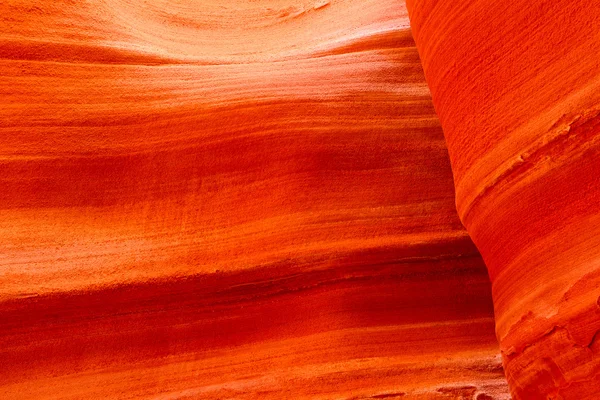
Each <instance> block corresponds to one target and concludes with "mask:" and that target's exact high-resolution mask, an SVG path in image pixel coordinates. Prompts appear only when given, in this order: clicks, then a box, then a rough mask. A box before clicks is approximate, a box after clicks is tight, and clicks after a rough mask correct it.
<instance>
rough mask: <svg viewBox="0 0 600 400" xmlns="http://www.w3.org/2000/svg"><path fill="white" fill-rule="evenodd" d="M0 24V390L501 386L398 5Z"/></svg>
mask: <svg viewBox="0 0 600 400" xmlns="http://www.w3.org/2000/svg"><path fill="white" fill-rule="evenodd" d="M0 20H1V21H2V22H1V23H0V41H1V43H2V44H1V45H0V73H1V74H2V79H1V80H0V82H1V89H0V91H1V96H0V101H1V107H0V129H1V130H2V140H1V141H0V168H1V171H2V174H0V182H1V183H0V188H1V190H0V220H1V221H2V223H1V224H0V238H1V243H2V250H1V251H0V346H1V350H0V365H1V366H2V368H1V369H0V397H1V398H3V399H117V398H127V399H146V398H150V399H175V398H177V399H191V398H200V399H226V398H235V399H281V398H290V399H303V398H307V399H308V398H311V399H315V398H326V399H331V398H353V399H358V398H375V399H382V398H400V397H401V398H403V399H404V398H406V399H477V400H485V399H498V400H501V399H507V398H508V397H509V395H508V389H507V385H506V381H505V378H504V374H503V371H502V366H501V363H500V357H499V350H498V346H497V341H496V339H495V335H494V330H493V327H494V321H493V308H492V302H491V293H490V286H489V280H488V276H487V272H486V269H485V266H484V264H483V261H482V259H481V257H480V256H479V254H478V253H477V251H476V249H475V247H474V245H473V244H472V242H471V241H470V239H469V237H468V235H467V233H466V231H465V230H464V228H463V227H462V225H461V223H460V221H459V219H458V216H457V215H456V211H455V206H454V189H453V183H452V172H451V169H450V164H449V162H448V158H447V149H446V145H445V142H444V138H443V134H442V131H441V128H440V125H439V121H438V119H437V117H436V116H435V114H434V109H433V106H432V103H431V99H430V93H429V90H428V88H427V85H426V83H425V79H424V76H423V73H422V69H421V65H420V61H419V58H418V54H417V51H416V49H415V47H414V42H413V40H412V37H411V34H410V30H409V26H408V17H407V14H406V11H405V7H404V4H403V3H402V2H399V1H381V0H367V1H365V0H360V1H359V0H350V1H330V2H307V1H304V2H292V1H288V0H271V1H262V2H255V1H250V0H247V1H240V0H236V1H216V0H205V1H194V0H190V1H181V0H178V1H166V0H159V1H148V2H142V1H130V0H90V1H85V2H84V1H71V0H43V1H37V2H32V1H28V0H27V1H26V0H10V1H8V2H2V3H0ZM586 115H588V114H586ZM586 118H587V117H585V118H579V120H578V121H580V122H579V125H576V126H578V127H577V128H576V129H579V130H585V132H588V131H589V129H592V128H593V125H590V122H585V121H594V119H593V118H592V119H589V118H588V119H586ZM584 122H585V123H584ZM566 123H571V124H573V123H574V124H577V123H578V122H572V121H571V120H569V121H566ZM561 126H562V125H561ZM572 126H573V125H572ZM582 132H583V131H582ZM568 137H570V136H565V140H567V138H568ZM573 143H578V142H577V141H573ZM592 150H593V149H591V150H590V151H592ZM573 161H575V159H574V160H573ZM585 167H586V165H583V164H581V163H580V162H579V161H577V162H576V163H575V164H574V165H573V168H577V171H581V173H582V174H584V176H587V177H588V178H589V177H591V176H592V175H591V173H590V171H589V168H588V169H586V168H585ZM586 171H587V172H586ZM586 174H587V175H586ZM552 176H554V175H551V177H552ZM590 184H591V181H590ZM586 187H588V190H589V191H590V192H589V193H590V195H592V194H593V193H595V192H594V190H595V188H594V187H593V186H586ZM461 193H463V192H461ZM560 199H563V198H562V197H557V201H559V200H560ZM569 199H571V197H569ZM496 201H500V200H496ZM561 201H562V200H561ZM565 201H566V200H565ZM569 201H570V200H569ZM561 204H562V203H561ZM584 205H585V207H587V206H588V205H589V202H585V200H582V203H581V207H584ZM490 210H496V211H495V212H496V213H497V212H498V211H497V210H498V208H497V207H492V208H490ZM583 210H584V208H581V212H583ZM508 211H509V210H508V209H507V212H508ZM494 217H498V215H496V214H494ZM574 217H578V215H574ZM515 221H516V219H515ZM557 221H560V222H561V223H563V222H564V223H566V222H565V221H566V220H564V219H562V218H560V219H557ZM569 221H570V222H571V223H582V221H584V220H582V219H579V218H574V219H570V220H569ZM540 223H541V222H540ZM544 223H545V224H550V223H553V222H544ZM587 223H588V224H590V230H587V231H585V232H586V233H588V232H589V234H590V235H592V233H593V232H594V230H593V229H592V228H591V227H592V226H593V220H592V219H587ZM544 226H547V225H544ZM513 228H514V227H513ZM498 229H499V228H498ZM511 229H512V228H511ZM507 232H512V231H507ZM526 232H529V233H528V234H530V235H531V234H533V233H532V232H533V230H532V231H526ZM556 232H557V234H559V233H558V232H559V231H556ZM561 232H562V231H561ZM565 232H571V231H570V230H569V229H566V228H565ZM578 232H579V231H578ZM581 232H584V231H581ZM581 232H580V233H581ZM560 234H563V233H560ZM592 239H593V236H585V235H581V234H579V236H577V240H580V241H581V243H580V246H586V240H592ZM478 240H480V241H481V238H479V237H478ZM570 240H571V239H570ZM572 240H575V239H574V238H573V239H572ZM565 243H572V241H571V242H565ZM543 244H544V242H540V244H539V245H540V246H541V245H543ZM511 246H512V247H514V246H516V245H515V244H511ZM512 247H511V248H512ZM483 248H485V246H484V247H483ZM552 254H555V255H554V257H557V255H556V254H558V253H552ZM577 254H579V255H581V254H584V255H585V254H587V253H577ZM564 257H565V260H567V259H568V260H570V261H569V262H572V263H574V265H575V264H576V266H577V268H579V269H575V268H574V269H573V274H574V275H577V271H579V270H581V268H587V267H582V265H588V264H585V262H586V260H584V259H581V258H572V257H571V256H570V255H569V254H566V253H565V254H564ZM561 279H562V278H561ZM544 282H545V281H544ZM585 282H587V281H583V283H582V285H583V286H581V285H580V286H574V287H573V288H572V289H571V291H570V292H569V293H572V294H573V296H574V298H576V299H580V298H581V296H582V295H583V293H586V290H587V287H586V286H585ZM562 283H564V282H563V281H562V280H558V281H557V282H555V284H556V285H559V284H562ZM545 287H546V286H541V288H542V289H543V288H545ZM498 304H499V305H503V304H506V305H505V306H504V307H506V308H507V309H512V308H511V307H508V306H509V305H510V301H509V300H506V301H505V302H502V301H501V302H499V303H498ZM561 304H563V303H561ZM564 304H566V305H569V304H572V303H568V302H565V303H564ZM579 311H580V309H579V308H577V309H574V308H569V309H568V310H562V311H560V312H562V313H565V312H572V315H583V314H581V313H580V312H579ZM561 315H562V314H561ZM534 318H537V314H534ZM534 318H532V321H535V319H534ZM565 332H566V331H564V330H560V329H558V330H556V333H555V334H554V336H552V335H550V336H546V337H547V338H548V339H547V340H554V338H557V337H562V336H560V335H563V336H564V334H565ZM582 335H583V336H582V337H585V338H586V340H588V339H589V338H588V337H587V336H586V335H585V334H584V333H583V332H582ZM552 343H554V342H552ZM561 343H562V342H561ZM592 350H593V348H591V350H590V351H592ZM519 351H521V350H519ZM515 354H520V353H515ZM567 356H569V355H567Z"/></svg>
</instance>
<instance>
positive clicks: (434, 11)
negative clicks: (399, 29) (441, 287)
mask: <svg viewBox="0 0 600 400" xmlns="http://www.w3.org/2000/svg"><path fill="white" fill-rule="evenodd" d="M407 3H408V9H409V12H410V16H411V26H412V31H413V34H414V37H415V41H416V44H417V48H418V50H419V53H420V56H421V60H422V64H423V68H424V71H425V76H426V78H427V82H428V83H429V87H430V89H431V94H432V97H433V103H434V105H435V108H436V111H437V114H438V116H439V118H440V121H441V124H442V127H443V129H444V134H445V137H446V140H447V143H448V149H449V152H450V160H451V164H452V169H453V173H454V181H455V185H456V204H457V208H458V213H459V216H460V218H461V220H462V222H463V223H464V224H465V226H466V227H467V230H468V232H469V234H470V236H471V238H472V239H473V241H474V243H475V244H476V245H477V247H478V249H479V251H480V252H481V254H482V256H483V258H484V260H485V263H486V265H487V267H488V269H489V273H490V278H491V280H492V293H493V299H494V307H495V314H496V332H497V335H498V338H499V340H500V348H501V351H502V355H503V359H504V366H505V370H506V375H507V379H508V383H509V386H510V389H511V393H512V395H513V399H564V400H570V399H573V400H584V399H589V400H597V399H599V398H600V353H599V352H600V341H599V340H598V330H599V329H600V4H599V3H598V2H597V1H577V0H575V1H573V0H552V1H546V0H536V1H531V0H513V1H493V0H472V1H464V2H457V1H454V0H408V2H407Z"/></svg>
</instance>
